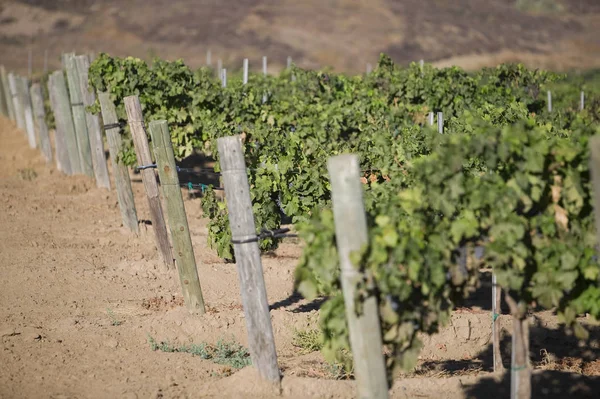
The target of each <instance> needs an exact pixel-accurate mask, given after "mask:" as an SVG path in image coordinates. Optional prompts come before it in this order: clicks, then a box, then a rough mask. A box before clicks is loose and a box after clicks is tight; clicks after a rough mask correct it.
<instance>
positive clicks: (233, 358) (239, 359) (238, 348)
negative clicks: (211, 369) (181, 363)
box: [148, 336, 251, 369]
mask: <svg viewBox="0 0 600 399" xmlns="http://www.w3.org/2000/svg"><path fill="white" fill-rule="evenodd" d="M148 343H149V344H150V348H151V349H152V350H153V351H161V352H167V353H173V352H180V353H190V354H192V355H194V356H199V357H201V358H202V359H207V360H212V361H213V362H214V363H217V364H221V365H224V366H229V367H231V368H234V369H242V368H244V367H246V366H248V365H250V364H251V360H250V352H248V349H246V348H244V347H243V346H242V345H240V344H238V343H237V342H235V341H234V340H233V339H232V340H231V341H226V340H224V339H220V340H219V341H217V343H216V345H211V344H208V343H206V342H203V343H201V344H198V345H197V344H191V345H174V344H170V343H169V342H164V341H161V342H157V341H156V340H155V339H154V338H153V337H151V336H148Z"/></svg>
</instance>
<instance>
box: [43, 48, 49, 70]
mask: <svg viewBox="0 0 600 399" xmlns="http://www.w3.org/2000/svg"><path fill="white" fill-rule="evenodd" d="M47 72H48V49H46V50H44V74H46V73H47Z"/></svg>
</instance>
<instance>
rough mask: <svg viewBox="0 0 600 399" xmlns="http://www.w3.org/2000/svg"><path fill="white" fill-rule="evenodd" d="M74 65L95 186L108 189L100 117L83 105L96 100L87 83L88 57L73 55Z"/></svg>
mask: <svg viewBox="0 0 600 399" xmlns="http://www.w3.org/2000/svg"><path fill="white" fill-rule="evenodd" d="M75 66H76V68H77V75H79V88H80V91H81V100H82V102H83V107H82V109H83V110H84V113H85V121H86V126H87V132H88V138H89V141H90V151H91V156H92V166H93V168H94V176H95V177H96V186H98V187H103V188H107V189H109V190H110V177H109V176H108V166H107V165H106V156H105V155H104V143H103V141H102V129H101V127H100V117H99V116H98V115H94V114H92V113H91V112H87V111H85V107H89V106H90V105H93V104H94V103H95V102H96V94H95V93H94V91H93V90H90V87H89V83H88V71H89V69H90V57H88V56H86V55H80V56H77V57H75Z"/></svg>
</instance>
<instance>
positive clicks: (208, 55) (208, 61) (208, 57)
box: [206, 50, 212, 66]
mask: <svg viewBox="0 0 600 399" xmlns="http://www.w3.org/2000/svg"><path fill="white" fill-rule="evenodd" d="M211 64H212V54H211V53H210V50H206V65H208V66H211Z"/></svg>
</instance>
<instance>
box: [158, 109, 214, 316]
mask: <svg viewBox="0 0 600 399" xmlns="http://www.w3.org/2000/svg"><path fill="white" fill-rule="evenodd" d="M150 135H151V136H152V147H153V149H154V157H155V158H156V165H157V169H158V176H159V178H160V184H161V187H162V192H163V197H164V199H165V203H166V206H167V217H168V221H169V227H170V229H171V240H172V241H173V252H174V253H175V262H176V264H177V271H178V272H179V281H180V282H181V291H182V292H183V298H184V300H185V304H186V306H187V308H188V310H189V311H190V312H198V313H200V314H204V313H205V311H206V310H205V308H204V298H203V297H202V288H201V287H200V279H199V278H198V269H197V268H196V259H195V258H194V248H193V247H192V239H191V238H190V229H189V226H188V221H187V216H186V214H185V206H184V204H183V196H182V195H181V187H180V186H179V177H178V176H177V166H176V165H175V155H174V154H173V143H171V135H170V133H169V128H168V127H167V121H165V120H160V121H152V122H150Z"/></svg>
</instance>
